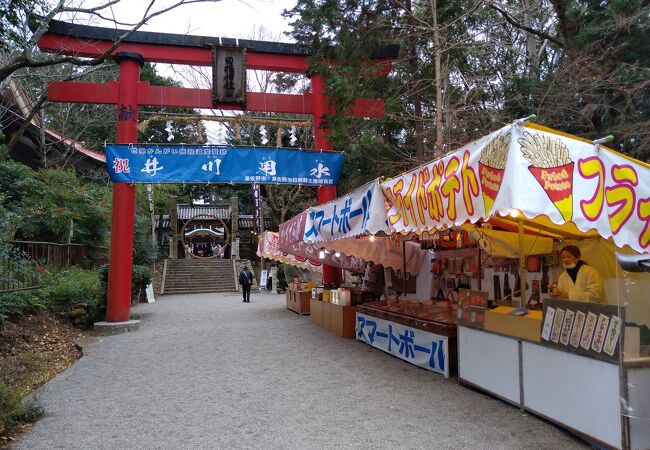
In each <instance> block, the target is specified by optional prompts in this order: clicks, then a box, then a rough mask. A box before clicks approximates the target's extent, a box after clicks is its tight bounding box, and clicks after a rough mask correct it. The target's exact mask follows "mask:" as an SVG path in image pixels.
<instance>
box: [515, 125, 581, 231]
mask: <svg viewBox="0 0 650 450" xmlns="http://www.w3.org/2000/svg"><path fill="white" fill-rule="evenodd" d="M523 134H524V137H522V138H519V139H518V140H517V142H519V145H521V152H522V153H523V155H524V158H526V160H528V162H529V163H530V164H531V165H530V166H529V167H528V170H530V172H531V173H532V174H533V176H534V177H535V179H536V180H537V182H538V183H539V184H540V186H542V188H543V189H544V192H546V195H548V197H549V198H550V199H551V201H552V202H553V204H554V205H555V207H556V208H557V209H558V211H559V212H560V214H562V217H563V218H564V220H566V221H570V220H571V218H572V217H573V166H574V163H573V161H571V159H570V158H569V149H568V148H567V146H566V145H565V144H564V142H562V140H561V139H560V138H553V137H551V136H545V135H543V134H539V133H531V132H528V131H524V133H523Z"/></svg>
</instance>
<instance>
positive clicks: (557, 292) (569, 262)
mask: <svg viewBox="0 0 650 450" xmlns="http://www.w3.org/2000/svg"><path fill="white" fill-rule="evenodd" d="M560 257H561V258H562V264H563V265H564V269H565V270H564V272H562V273H561V274H560V277H559V278H558V280H557V284H556V285H551V286H550V288H551V297H553V298H557V299H564V300H575V301H579V302H591V303H600V302H602V301H603V280H602V278H601V277H600V274H599V273H598V271H597V270H596V269H594V268H593V267H591V266H589V265H588V264H587V263H586V262H584V261H583V260H581V259H580V249H579V248H578V247H577V246H575V245H567V246H565V247H563V248H562V250H560Z"/></svg>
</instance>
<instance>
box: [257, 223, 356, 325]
mask: <svg viewBox="0 0 650 450" xmlns="http://www.w3.org/2000/svg"><path fill="white" fill-rule="evenodd" d="M279 244H280V234H279V233H275V232H273V231H265V232H264V233H262V234H261V235H260V237H259V241H258V247H257V256H259V257H261V258H267V259H271V260H274V261H278V262H281V263H283V264H290V265H292V266H296V267H300V268H302V269H308V270H309V271H311V272H316V273H319V274H322V272H323V264H324V263H325V264H329V265H331V266H333V267H337V268H339V269H342V270H347V271H352V272H362V271H363V270H364V268H365V262H364V261H363V260H361V259H359V258H356V257H354V256H347V255H338V256H337V255H335V254H328V255H327V256H326V257H323V258H322V260H321V259H318V249H317V248H315V247H314V246H312V245H309V244H307V243H305V242H299V243H294V244H292V245H291V246H289V248H288V250H290V251H291V253H289V252H284V251H281V250H280V248H279ZM287 282H288V288H287V289H286V291H285V295H286V298H287V309H290V310H292V311H294V312H296V313H298V314H309V313H310V299H311V287H310V284H309V283H306V282H304V280H295V281H294V280H287Z"/></svg>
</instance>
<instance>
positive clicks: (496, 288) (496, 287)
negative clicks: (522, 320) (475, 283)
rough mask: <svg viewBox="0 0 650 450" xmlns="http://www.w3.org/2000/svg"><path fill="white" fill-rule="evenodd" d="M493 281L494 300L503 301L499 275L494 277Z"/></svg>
mask: <svg viewBox="0 0 650 450" xmlns="http://www.w3.org/2000/svg"><path fill="white" fill-rule="evenodd" d="M506 280H507V278H506ZM493 281H494V299H495V300H501V298H502V297H501V282H500V278H499V275H494V277H493ZM504 290H505V289H504Z"/></svg>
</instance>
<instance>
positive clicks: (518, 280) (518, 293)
mask: <svg viewBox="0 0 650 450" xmlns="http://www.w3.org/2000/svg"><path fill="white" fill-rule="evenodd" d="M512 296H513V297H521V278H519V273H517V274H516V275H515V292H514V293H513V294H512Z"/></svg>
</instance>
